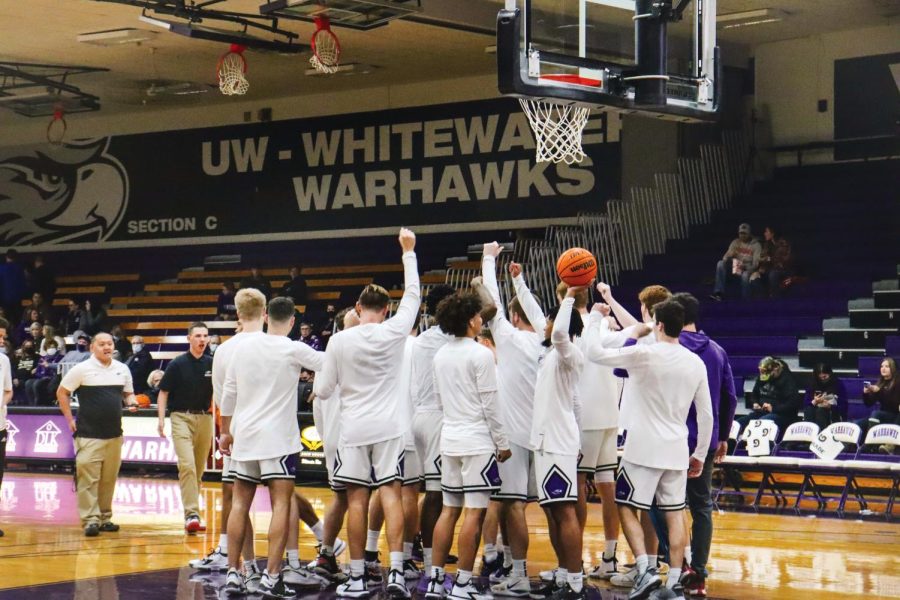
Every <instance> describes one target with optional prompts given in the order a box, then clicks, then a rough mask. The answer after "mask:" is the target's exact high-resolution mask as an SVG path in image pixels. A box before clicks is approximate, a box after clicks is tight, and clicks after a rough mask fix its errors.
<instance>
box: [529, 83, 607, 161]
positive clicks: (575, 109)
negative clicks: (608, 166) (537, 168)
mask: <svg viewBox="0 0 900 600" xmlns="http://www.w3.org/2000/svg"><path fill="white" fill-rule="evenodd" d="M541 79H548V80H551V81H560V82H564V83H569V84H573V85H586V86H596V85H600V82H599V81H595V80H593V79H587V78H584V77H579V76H577V75H567V74H560V75H543V76H542V77H541ZM519 104H520V105H521V106H522V110H523V111H524V112H525V115H526V116H527V117H528V123H529V124H530V125H531V131H532V132H533V133H534V140H535V153H536V160H537V162H552V163H566V164H567V165H571V164H572V163H576V162H581V161H582V160H583V159H584V150H583V149H582V147H581V136H582V133H583V132H584V127H585V125H587V122H588V117H590V115H591V109H590V107H588V106H584V105H578V104H571V103H565V102H563V101H561V100H552V99H547V98H519Z"/></svg>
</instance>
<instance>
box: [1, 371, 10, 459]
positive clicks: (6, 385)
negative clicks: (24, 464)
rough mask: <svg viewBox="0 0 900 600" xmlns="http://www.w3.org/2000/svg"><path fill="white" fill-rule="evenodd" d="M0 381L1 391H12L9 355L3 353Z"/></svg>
mask: <svg viewBox="0 0 900 600" xmlns="http://www.w3.org/2000/svg"><path fill="white" fill-rule="evenodd" d="M0 383H2V384H3V392H11V391H12V389H13V384H12V366H11V365H10V363H9V357H8V356H6V355H5V354H0ZM4 429H6V402H4V401H3V395H2V394H0V431H3V430H4ZM0 466H2V465H0Z"/></svg>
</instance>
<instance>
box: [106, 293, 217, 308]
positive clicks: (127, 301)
mask: <svg viewBox="0 0 900 600" xmlns="http://www.w3.org/2000/svg"><path fill="white" fill-rule="evenodd" d="M216 299H217V296H214V295H211V294H204V295H199V296H183V295H178V296H113V297H112V298H110V299H109V303H110V304H113V305H116V306H119V305H126V306H138V305H141V306H147V305H150V306H154V305H161V304H180V305H184V304H207V305H214V304H215V303H216Z"/></svg>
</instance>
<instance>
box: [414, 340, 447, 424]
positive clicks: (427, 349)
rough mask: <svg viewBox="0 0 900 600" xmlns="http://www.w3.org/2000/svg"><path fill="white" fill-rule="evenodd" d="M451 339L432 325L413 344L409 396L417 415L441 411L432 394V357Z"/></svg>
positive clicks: (435, 397)
mask: <svg viewBox="0 0 900 600" xmlns="http://www.w3.org/2000/svg"><path fill="white" fill-rule="evenodd" d="M452 339H453V336H452V335H450V334H447V333H444V332H443V331H441V328H440V327H438V326H437V325H434V326H432V327H429V328H428V329H427V330H426V331H425V332H424V333H420V334H419V337H417V338H416V341H415V343H414V344H413V353H412V362H411V365H410V366H411V370H412V377H411V381H410V395H411V396H412V402H413V406H414V407H415V412H416V413H417V414H418V413H423V412H440V411H441V407H440V405H439V404H438V401H437V396H435V393H434V355H435V354H437V351H438V350H440V349H441V348H442V347H443V346H444V344H446V343H447V342H449V341H450V340H452Z"/></svg>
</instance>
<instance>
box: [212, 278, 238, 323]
mask: <svg viewBox="0 0 900 600" xmlns="http://www.w3.org/2000/svg"><path fill="white" fill-rule="evenodd" d="M216 314H217V315H219V320H220V321H234V320H235V319H237V307H235V305H234V284H233V283H231V282H230V281H226V282H225V283H223V284H222V291H221V292H219V299H218V300H217V302H216Z"/></svg>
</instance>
